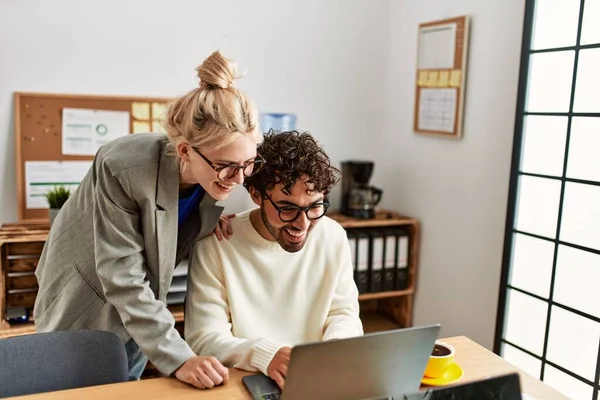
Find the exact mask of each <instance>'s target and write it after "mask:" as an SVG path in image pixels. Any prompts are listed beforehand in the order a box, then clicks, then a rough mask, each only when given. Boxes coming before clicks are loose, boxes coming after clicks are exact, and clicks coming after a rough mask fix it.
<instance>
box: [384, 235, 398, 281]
mask: <svg viewBox="0 0 600 400" xmlns="http://www.w3.org/2000/svg"><path fill="white" fill-rule="evenodd" d="M381 232H382V234H383V236H384V240H383V290H385V291H390V290H394V287H395V283H396V260H397V257H396V242H397V236H396V233H395V232H394V230H393V229H389V228H386V229H382V231H381Z"/></svg>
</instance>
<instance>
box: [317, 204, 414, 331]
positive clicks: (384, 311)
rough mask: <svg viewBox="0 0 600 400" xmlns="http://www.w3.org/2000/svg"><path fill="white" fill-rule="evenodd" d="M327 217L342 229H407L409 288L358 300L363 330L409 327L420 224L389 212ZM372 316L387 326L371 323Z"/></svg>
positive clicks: (363, 296)
mask: <svg viewBox="0 0 600 400" xmlns="http://www.w3.org/2000/svg"><path fill="white" fill-rule="evenodd" d="M327 215H328V216H329V218H331V219H333V220H335V221H337V222H338V223H339V224H340V225H341V226H342V227H344V228H345V229H354V228H381V227H404V228H406V229H407V231H408V238H409V254H408V287H407V288H406V289H405V290H396V291H387V292H376V293H363V294H361V295H360V296H359V301H360V303H361V304H360V305H361V319H362V320H363V325H365V331H367V325H372V326H375V327H379V328H385V329H380V330H387V329H394V328H406V327H409V326H412V323H413V302H414V296H415V294H416V287H417V275H418V274H417V271H418V263H419V239H420V224H419V221H418V220H417V219H415V218H411V217H408V216H405V215H402V214H399V213H397V212H395V211H390V210H378V211H377V212H376V214H375V218H373V219H358V218H352V217H349V216H347V215H343V214H340V213H339V212H333V213H329V214H327ZM373 315H377V316H379V317H382V316H383V317H385V318H387V319H388V320H389V322H390V323H389V324H382V323H375V324H373V323H372V321H373ZM369 329H372V327H369Z"/></svg>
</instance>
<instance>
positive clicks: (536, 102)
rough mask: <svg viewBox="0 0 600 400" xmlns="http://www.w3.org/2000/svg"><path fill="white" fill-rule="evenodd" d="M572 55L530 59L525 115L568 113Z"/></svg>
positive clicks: (544, 55) (571, 78)
mask: <svg viewBox="0 0 600 400" xmlns="http://www.w3.org/2000/svg"><path fill="white" fill-rule="evenodd" d="M574 54H575V52H573V51H558V52H551V53H538V54H532V55H531V58H530V70H529V86H528V88H527V106H526V111H530V112H536V111H537V112H567V111H569V102H570V100H571V83H572V81H573V57H574Z"/></svg>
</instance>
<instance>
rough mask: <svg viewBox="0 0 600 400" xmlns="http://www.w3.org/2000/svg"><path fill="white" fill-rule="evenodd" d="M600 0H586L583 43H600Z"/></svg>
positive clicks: (582, 32)
mask: <svg viewBox="0 0 600 400" xmlns="http://www.w3.org/2000/svg"><path fill="white" fill-rule="evenodd" d="M599 18H600V0H585V6H584V8H583V29H582V30H581V44H596V43H600V24H598V19H599Z"/></svg>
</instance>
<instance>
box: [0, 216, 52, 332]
mask: <svg viewBox="0 0 600 400" xmlns="http://www.w3.org/2000/svg"><path fill="white" fill-rule="evenodd" d="M49 229H50V226H49V225H48V224H47V223H46V224H44V223H25V224H5V225H3V226H2V228H0V329H9V328H10V324H9V323H8V321H7V314H8V310H9V308H11V307H24V308H25V309H26V310H27V312H28V313H29V314H30V315H31V314H32V312H33V305H34V303H35V297H36V295H37V290H38V284H37V279H36V277H35V275H34V273H35V269H36V267H37V264H38V262H39V259H40V255H41V253H42V249H43V248H44V243H45V242H46V239H47V237H48V231H49Z"/></svg>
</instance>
